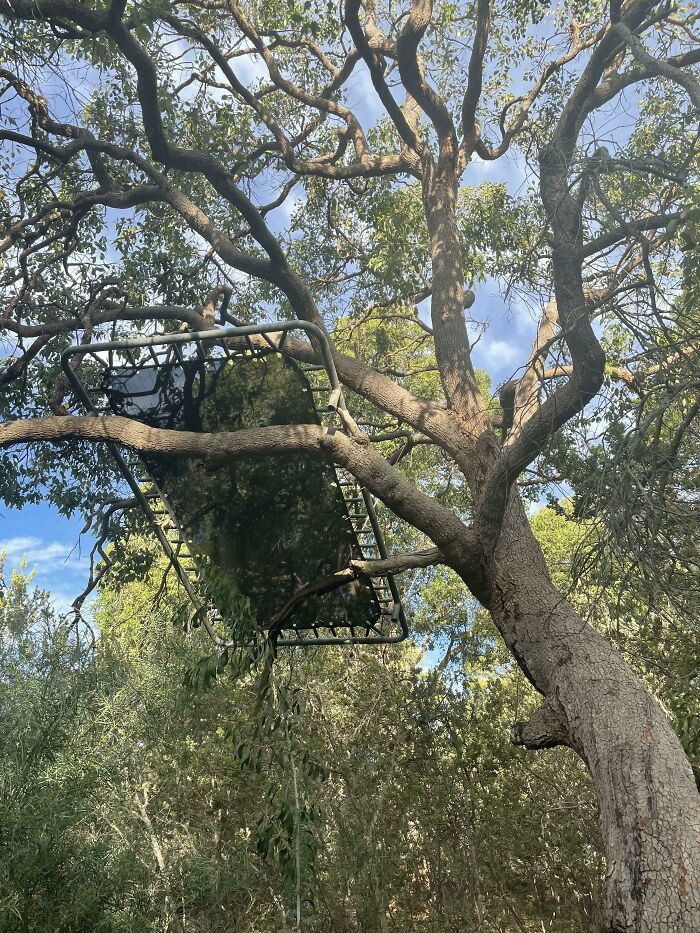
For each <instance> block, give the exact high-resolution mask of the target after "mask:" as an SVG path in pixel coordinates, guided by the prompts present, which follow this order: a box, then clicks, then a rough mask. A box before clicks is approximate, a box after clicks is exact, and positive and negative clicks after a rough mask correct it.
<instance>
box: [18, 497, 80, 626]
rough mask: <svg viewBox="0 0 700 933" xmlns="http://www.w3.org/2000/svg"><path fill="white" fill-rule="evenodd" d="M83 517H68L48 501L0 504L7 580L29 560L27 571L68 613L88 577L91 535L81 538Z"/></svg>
mask: <svg viewBox="0 0 700 933" xmlns="http://www.w3.org/2000/svg"><path fill="white" fill-rule="evenodd" d="M82 524H83V523H82V521H80V519H77V518H74V519H68V518H65V517H64V516H63V515H60V514H59V512H58V511H57V510H56V509H55V508H54V507H53V506H50V505H48V504H47V503H43V502H42V503H40V504H39V505H27V506H25V507H24V508H23V509H21V510H19V509H8V508H6V507H4V506H0V553H2V552H3V551H4V552H5V570H4V575H5V579H6V581H8V582H9V579H10V574H11V572H12V571H13V570H19V569H20V564H21V562H22V560H23V559H24V560H26V570H25V573H29V572H32V571H33V572H34V573H35V576H34V584H35V585H36V586H38V587H39V588H40V589H43V590H48V591H49V592H50V593H51V596H52V599H53V601H54V606H55V608H56V610H57V611H58V612H60V613H63V612H67V611H68V609H69V608H70V604H71V602H72V601H73V600H74V599H75V597H76V596H78V595H79V594H80V593H81V592H82V591H83V589H84V588H85V585H86V583H87V580H88V576H89V572H90V561H89V554H90V547H91V538H90V537H89V536H88V535H86V536H84V537H83V538H82V540H81V539H80V531H81V527H82Z"/></svg>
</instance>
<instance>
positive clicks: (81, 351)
mask: <svg viewBox="0 0 700 933" xmlns="http://www.w3.org/2000/svg"><path fill="white" fill-rule="evenodd" d="M294 330H303V331H305V332H306V334H307V335H308V336H309V337H310V339H311V341H312V343H313V344H316V345H318V348H319V349H320V353H321V359H322V360H323V365H322V366H316V365H306V364H300V363H298V362H297V361H294V362H295V365H296V367H297V369H298V370H299V371H300V372H301V373H302V374H303V377H304V380H305V381H306V383H307V386H308V388H309V391H310V393H311V398H312V400H313V402H314V409H315V412H316V415H317V417H318V419H319V423H321V424H327V423H328V422H329V421H330V420H331V419H332V418H333V416H334V415H335V414H336V413H337V412H338V410H339V409H340V410H346V406H345V401H344V399H343V394H342V389H341V385H340V381H339V379H338V374H337V371H336V368H335V363H334V361H333V355H332V353H331V348H330V344H329V342H328V338H327V336H326V334H325V333H324V332H323V331H322V330H321V329H320V328H319V327H317V326H316V325H315V324H311V323H308V322H306V321H278V322H274V323H272V324H256V325H244V326H239V325H227V326H225V327H219V328H215V329H213V330H208V331H188V332H185V333H176V334H157V335H154V336H151V337H136V338H130V339H123V340H109V341H103V342H100V343H92V344H79V345H75V346H72V347H69V348H68V349H66V350H65V351H64V352H63V353H62V355H61V365H62V368H63V372H64V373H65V376H66V378H67V379H68V381H69V383H70V385H71V388H72V389H73V391H74V392H75V394H76V396H77V397H78V398H79V399H80V401H81V402H82V403H83V405H84V406H85V408H86V409H87V411H88V412H89V413H90V414H92V415H95V416H100V415H102V414H106V413H108V411H109V409H108V408H107V406H106V405H105V406H103V407H102V410H100V408H99V407H98V405H97V404H96V403H95V400H94V398H93V394H94V393H96V391H97V390H96V389H92V390H90V389H88V388H86V386H85V385H84V384H83V382H81V380H80V378H79V376H78V369H79V366H80V364H81V363H83V362H84V361H85V358H86V357H90V358H91V361H92V362H94V363H96V364H97V365H98V366H99V367H100V369H101V370H102V371H103V372H107V371H109V370H111V369H113V368H115V366H117V365H118V366H123V365H124V363H125V361H126V363H127V364H128V365H130V366H133V367H134V368H135V369H137V368H138V367H139V366H142V367H146V366H156V367H161V366H165V365H172V364H178V363H179V364H184V363H185V362H186V360H187V358H186V357H185V355H184V354H183V345H187V344H194V347H195V351H196V354H197V356H198V357H199V358H200V359H201V360H202V362H204V363H207V362H212V361H215V360H216V359H223V360H227V361H230V360H234V359H237V360H240V359H241V358H258V359H260V358H263V357H265V356H268V355H270V354H272V353H281V352H282V350H283V348H284V343H285V341H286V339H287V336H288V334H289V333H290V332H291V331H294ZM272 335H275V336H276V339H273V337H272ZM253 336H261V337H262V338H263V340H264V343H265V344H266V345H265V346H264V347H260V346H256V345H255V344H254V343H253V341H252V340H251V337H253ZM212 347H215V348H217V349H218V350H219V351H223V355H222V356H218V357H216V356H209V355H208V351H209V350H210V348H212ZM156 348H160V350H159V351H158V350H157V349H156ZM143 353H145V356H144V358H143V359H142V360H140V361H137V354H143ZM105 357H106V359H105ZM115 357H119V363H115ZM323 374H325V376H326V377H327V380H328V384H327V385H319V384H318V381H317V380H318V378H319V377H322V376H323ZM91 393H92V394H91ZM322 393H323V394H327V395H328V400H327V403H326V405H325V406H323V407H322V406H320V405H319V404H318V403H317V402H316V398H317V396H318V395H319V394H322ZM339 420H340V422H341V424H340V428H341V429H343V430H344V422H343V419H342V418H341V419H339ZM107 447H108V449H109V451H110V453H111V455H112V457H113V458H114V461H115V462H116V464H117V467H118V468H119V471H120V473H121V474H122V476H123V477H124V479H125V480H126V482H127V484H128V485H129V487H130V489H131V491H132V492H133V494H134V496H135V498H136V500H137V501H138V503H139V505H140V507H141V509H142V511H143V512H144V514H145V515H146V517H147V519H148V520H149V523H150V525H151V527H152V529H153V531H154V533H155V535H156V537H157V539H158V541H159V543H160V545H161V547H162V549H163V551H164V552H165V555H166V557H167V558H168V560H169V562H170V564H171V566H172V567H173V569H174V570H175V572H176V574H177V576H178V579H179V580H180V582H181V583H182V586H183V587H184V589H185V592H186V593H187V595H188V597H189V599H190V601H191V602H192V604H193V605H194V606H195V608H196V609H197V610H200V612H199V617H200V618H201V620H202V623H203V624H204V626H205V628H206V630H207V632H208V634H209V635H210V637H211V638H212V640H213V641H214V642H215V643H216V644H217V645H219V646H222V647H237V646H238V643H236V642H235V641H230V640H227V639H224V638H222V637H221V636H220V635H219V634H218V633H217V631H216V629H215V627H214V626H215V623H216V622H217V620H220V621H223V620H221V617H220V616H219V614H218V612H217V610H216V609H215V608H214V607H209V609H207V607H206V602H205V600H203V598H202V596H201V592H200V589H201V584H202V581H203V572H202V569H201V567H200V566H199V563H198V561H197V559H196V557H195V556H194V554H193V553H192V551H191V549H190V548H189V547H188V544H187V540H186V536H185V534H184V532H183V531H182V528H181V526H180V524H179V522H178V519H177V517H176V515H175V513H174V511H173V509H172V507H171V505H170V503H169V501H168V497H167V495H166V493H165V492H164V491H163V490H162V489H160V488H159V487H158V486H157V484H156V483H155V482H154V480H153V477H152V476H150V474H149V475H148V482H149V484H150V485H151V486H152V487H153V488H154V489H155V491H156V493H157V498H156V499H155V500H154V499H153V498H152V497H146V496H145V495H144V493H143V490H142V481H141V480H140V479H139V477H138V476H137V475H136V474H135V471H134V468H133V466H132V465H131V464H129V463H128V462H127V460H126V459H125V457H124V455H123V454H122V452H121V451H120V450H119V448H118V446H117V445H116V444H115V443H114V442H111V441H110V442H107ZM141 462H142V461H141ZM142 468H143V470H146V467H145V465H143V467H142ZM334 471H335V477H336V482H337V484H338V487H339V488H340V492H341V495H342V497H343V501H344V504H345V511H346V517H347V520H348V522H349V525H350V529H351V531H352V535H353V537H354V539H355V541H356V543H357V547H358V550H359V552H360V554H361V555H362V558H363V559H365V560H372V559H376V558H386V557H387V556H388V555H387V551H386V545H385V542H384V536H383V534H382V530H381V526H380V524H379V521H378V518H377V513H376V510H375V506H374V499H373V497H372V495H371V494H370V493H369V492H368V491H367V490H366V489H364V488H363V487H361V486H360V485H359V484H358V482H357V480H356V479H355V477H354V476H352V474H350V473H349V472H348V471H346V470H344V469H342V468H340V467H334ZM139 472H140V471H139ZM146 472H147V471H146ZM154 502H155V503H156V504H155V505H154V504H152V503H154ZM370 584H371V586H372V589H373V591H374V594H375V597H376V599H377V602H378V603H379V607H380V613H381V614H380V616H379V618H378V619H377V620H376V621H375V622H370V621H368V622H367V623H366V624H365V625H363V626H358V625H355V626H350V625H348V626H347V629H348V630H349V634H344V633H343V632H341V631H339V630H341V629H344V628H346V627H345V626H343V625H341V624H335V625H334V624H331V623H328V624H323V623H319V624H318V625H316V626H313V627H311V628H308V629H303V628H299V629H296V628H294V626H293V621H292V624H291V626H290V625H285V626H284V628H283V629H282V632H281V633H280V637H278V639H277V645H278V646H279V647H296V646H311V645H348V644H394V643H396V642H400V641H403V640H404V639H405V638H406V636H407V635H408V624H407V621H406V616H405V613H404V609H403V606H402V604H401V597H400V594H399V590H398V587H397V585H396V581H395V579H394V577H393V576H392V575H391V574H388V575H386V576H374V577H370ZM202 610H204V611H202ZM207 616H210V617H209V618H207ZM292 620H293V616H292ZM387 620H388V625H389V626H390V629H391V633H390V634H386V632H385V631H384V629H383V628H381V627H380V626H381V625H382V622H383V621H384V623H385V624H386V623H387ZM358 630H359V631H358ZM326 633H330V634H326Z"/></svg>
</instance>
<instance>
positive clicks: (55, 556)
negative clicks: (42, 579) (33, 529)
mask: <svg viewBox="0 0 700 933" xmlns="http://www.w3.org/2000/svg"><path fill="white" fill-rule="evenodd" d="M3 552H5V554H6V557H7V562H8V564H9V565H14V566H18V564H19V562H20V560H21V559H22V558H25V559H26V561H27V565H28V568H29V569H31V568H32V567H36V568H37V570H38V571H39V572H40V573H42V574H50V573H52V572H56V571H58V570H60V571H61V572H62V573H66V572H69V573H70V572H79V573H81V574H83V573H84V572H85V568H86V566H87V565H88V563H89V558H88V557H87V555H85V554H80V552H79V551H77V550H75V542H65V541H42V539H41V538H37V537H35V536H33V535H16V536H15V537H13V538H7V539H5V540H4V541H3V540H0V554H1V553H3Z"/></svg>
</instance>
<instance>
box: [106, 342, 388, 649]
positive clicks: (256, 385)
mask: <svg viewBox="0 0 700 933" xmlns="http://www.w3.org/2000/svg"><path fill="white" fill-rule="evenodd" d="M103 388H104V390H105V392H106V394H107V398H108V401H109V406H110V408H111V410H112V411H113V412H114V414H117V415H123V416H126V417H129V418H134V419H136V420H138V421H141V422H143V423H144V424H148V425H151V426H152V427H158V428H170V429H174V430H186V431H196V432H212V433H219V432H223V431H238V430H241V429H244V428H247V429H253V430H254V429H255V428H256V427H261V426H263V425H276V424H277V425H287V424H301V423H307V424H309V423H311V424H318V423H319V421H318V416H317V413H316V409H315V407H314V404H313V399H312V395H311V392H310V389H309V386H308V383H307V382H306V379H305V377H304V376H303V375H302V374H301V373H300V372H299V370H298V369H297V368H296V367H295V366H294V364H293V363H290V362H289V361H287V360H285V359H283V358H281V357H278V356H268V357H265V358H263V359H246V360H240V361H239V360H237V359H234V360H227V361H216V360H214V361H212V360H207V361H206V362H205V361H203V360H199V359H197V360H192V361H185V362H184V363H177V364H172V365H166V366H141V367H138V366H137V367H128V366H125V367H120V368H115V369H110V370H109V371H108V373H107V375H106V377H105V381H104V384H103ZM143 461H144V463H145V466H146V469H147V470H148V472H149V473H150V474H151V476H152V477H153V479H154V480H155V482H156V484H157V485H158V487H159V488H160V489H161V490H162V491H163V492H164V493H165V495H166V497H167V500H168V502H169V504H170V507H171V508H172V510H173V513H174V515H175V517H176V519H177V521H178V524H179V526H180V528H181V530H182V532H183V536H184V538H185V540H186V541H187V543H188V546H189V547H190V549H191V551H192V552H193V554H194V555H195V557H196V558H197V559H198V563H199V564H200V566H201V567H202V570H203V573H204V576H205V577H207V576H209V579H210V581H212V580H214V581H216V580H219V581H225V585H226V588H227V589H228V591H229V594H230V593H231V592H233V595H234V596H235V595H236V594H237V595H240V596H243V597H247V598H248V600H249V601H250V606H251V609H252V613H253V616H254V619H255V622H256V624H257V625H258V626H259V627H260V628H263V629H265V628H267V627H268V626H269V624H270V620H271V619H272V618H273V617H274V616H275V615H276V614H277V613H279V611H280V610H281V609H282V608H283V607H284V606H285V605H286V604H287V602H288V601H289V600H290V599H291V598H292V597H293V596H294V594H295V593H296V592H297V591H298V590H299V589H300V588H301V587H302V586H304V585H306V584H309V583H312V582H314V581H316V580H318V579H319V578H320V577H323V576H327V575H329V574H332V573H334V572H335V571H337V570H339V569H341V568H343V567H346V566H347V564H348V561H349V560H350V559H351V558H359V557H362V554H361V551H360V549H359V546H358V543H357V540H356V538H355V535H354V533H353V531H352V529H351V527H350V522H349V519H348V513H347V506H346V503H345V500H344V498H343V495H342V493H341V491H340V489H339V488H338V486H337V482H336V475H335V471H334V470H333V468H332V467H331V466H330V465H328V464H326V463H324V462H323V461H322V460H321V459H320V458H319V457H314V456H311V455H308V454H285V455H283V456H280V455H275V456H269V457H264V458H259V459H246V460H241V461H238V462H232V463H228V464H226V465H224V466H221V467H219V468H216V469H209V468H206V467H204V466H203V465H202V464H201V463H198V462H195V461H192V460H185V459H181V458H175V457H162V456H154V455H148V456H146V457H143ZM214 592H216V586H215V587H214ZM219 608H220V609H222V610H223V607H221V606H220V607H219ZM222 614H223V615H224V616H226V613H225V612H224V611H222ZM380 615H381V613H380V606H379V603H378V601H377V597H376V593H375V591H374V588H373V587H372V586H371V584H370V583H369V582H365V581H358V580H355V581H352V582H351V583H350V584H348V585H346V586H344V587H342V588H340V589H337V590H334V591H332V592H329V593H324V594H320V595H316V596H314V597H313V598H311V599H310V600H308V601H306V602H304V603H302V604H301V605H299V606H297V608H296V609H295V610H294V613H293V615H291V617H290V618H289V620H288V621H287V622H286V623H285V624H284V629H295V630H303V629H312V630H313V629H315V628H317V627H323V628H328V627H330V628H331V629H341V630H343V629H348V628H349V629H351V630H352V631H354V630H355V629H358V630H359V631H358V632H356V633H355V634H364V632H363V630H369V629H370V628H371V626H373V625H374V624H375V623H376V622H377V620H378V619H379V617H380ZM228 621H230V622H234V621H235V620H232V619H231V620H228ZM338 634H342V632H338ZM347 634H351V632H347Z"/></svg>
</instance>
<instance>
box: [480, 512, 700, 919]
mask: <svg viewBox="0 0 700 933" xmlns="http://www.w3.org/2000/svg"><path fill="white" fill-rule="evenodd" d="M488 580H489V589H490V594H489V598H488V609H489V610H490V612H491V615H492V618H493V619H494V622H495V623H496V625H497V626H498V628H499V630H500V631H501V633H502V635H503V637H504V639H505V641H506V643H507V644H508V647H509V648H510V649H511V651H512V652H513V654H514V655H515V657H516V658H517V659H518V662H519V663H520V665H521V667H522V668H523V670H524V671H525V673H526V674H527V676H528V677H529V678H530V679H531V680H532V682H533V684H534V685H535V686H536V687H537V688H538V689H539V690H540V691H541V692H542V693H543V695H544V703H543V705H542V707H540V709H539V710H538V711H537V713H536V714H535V715H534V716H533V718H532V719H531V720H530V721H529V722H527V723H519V724H517V725H516V726H515V727H514V741H516V742H517V743H519V744H523V745H526V746H527V747H529V748H546V747H549V746H553V745H558V744H567V745H570V746H571V747H572V748H573V749H574V750H575V751H576V752H577V753H578V754H579V755H580V756H581V758H582V759H583V760H584V761H585V763H586V765H587V766H588V769H589V771H590V774H591V777H592V779H593V784H594V786H595V790H596V794H597V797H598V805H599V810H600V822H601V828H602V835H603V840H604V846H605V854H606V858H607V864H608V870H607V878H606V905H605V916H606V923H605V930H606V931H607V933H623V931H624V933H632V931H634V933H662V931H664V933H666V931H668V933H671V931H673V933H698V931H700V795H699V794H698V791H697V788H696V784H695V780H694V777H693V773H692V770H691V767H690V764H689V762H688V759H687V758H686V756H685V754H684V752H683V749H682V747H681V744H680V742H679V741H678V738H677V737H676V735H675V733H674V732H673V729H672V728H671V725H670V723H669V722H668V719H667V718H666V716H665V714H664V713H663V711H662V710H661V708H660V707H659V706H658V705H657V704H656V703H655V702H654V701H653V700H652V699H651V697H650V696H649V694H648V693H647V692H646V690H645V689H644V687H643V686H642V684H641V683H640V681H639V680H638V678H637V677H636V676H635V675H634V673H633V672H632V671H631V670H630V668H629V667H628V666H627V665H626V664H625V662H624V660H623V659H622V657H621V656H620V654H619V653H618V652H617V651H616V650H615V649H614V648H613V647H612V646H611V645H610V644H609V643H608V642H607V641H606V640H605V639H604V638H602V637H601V636H600V635H598V633H597V632H595V631H594V630H593V629H592V628H591V627H590V626H589V625H588V624H587V623H586V622H585V621H584V620H583V619H582V618H581V616H580V615H578V614H577V613H576V612H575V611H574V609H573V608H572V606H571V605H570V604H569V603H568V602H567V601H566V599H565V598H564V597H563V596H562V594H561V593H560V592H559V591H558V590H557V589H556V588H555V587H554V586H553V584H552V582H551V580H550V578H549V575H548V573H547V569H546V566H545V562H544V558H543V556H542V552H541V550H540V548H539V545H538V544H537V542H536V541H535V539H534V537H533V535H532V532H531V530H530V527H529V524H528V522H527V518H526V516H525V514H524V511H523V508H522V506H521V504H520V502H519V501H517V500H516V501H514V503H513V504H512V505H511V507H510V508H509V510H508V514H507V516H506V520H505V523H504V527H503V531H502V534H501V537H500V539H499V544H498V548H497V551H496V554H495V556H494V559H493V561H492V563H491V564H490V566H489V568H488Z"/></svg>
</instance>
